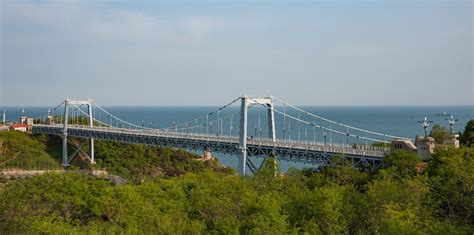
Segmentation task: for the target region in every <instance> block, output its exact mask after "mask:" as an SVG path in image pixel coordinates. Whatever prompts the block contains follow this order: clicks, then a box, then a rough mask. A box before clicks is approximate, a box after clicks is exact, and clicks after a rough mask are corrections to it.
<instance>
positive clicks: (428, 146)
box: [415, 136, 436, 159]
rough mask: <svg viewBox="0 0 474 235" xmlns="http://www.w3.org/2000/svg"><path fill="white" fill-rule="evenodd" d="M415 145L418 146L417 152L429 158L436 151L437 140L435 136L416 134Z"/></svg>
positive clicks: (422, 156) (423, 157)
mask: <svg viewBox="0 0 474 235" xmlns="http://www.w3.org/2000/svg"><path fill="white" fill-rule="evenodd" d="M415 146H416V148H417V151H416V153H417V154H418V156H420V157H421V158H422V159H428V158H429V157H430V155H431V154H432V153H434V150H435V147H436V142H435V139H434V138H433V137H429V136H428V137H422V136H416V139H415Z"/></svg>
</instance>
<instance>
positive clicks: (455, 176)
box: [428, 148, 474, 226]
mask: <svg viewBox="0 0 474 235" xmlns="http://www.w3.org/2000/svg"><path fill="white" fill-rule="evenodd" d="M428 173H429V175H430V179H431V181H432V183H433V190H434V196H435V199H437V200H438V202H439V203H440V207H441V208H440V209H441V210H442V212H441V216H444V217H446V218H452V219H453V220H454V221H455V222H457V223H459V224H469V225H471V226H473V225H474V214H473V211H474V187H473V185H474V148H459V149H455V148H448V149H437V150H436V152H435V154H433V156H432V160H431V162H430V165H429V168H428Z"/></svg>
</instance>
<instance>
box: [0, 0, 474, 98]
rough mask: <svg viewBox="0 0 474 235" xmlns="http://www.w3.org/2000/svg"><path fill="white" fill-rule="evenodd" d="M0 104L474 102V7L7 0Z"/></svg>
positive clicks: (455, 3)
mask: <svg viewBox="0 0 474 235" xmlns="http://www.w3.org/2000/svg"><path fill="white" fill-rule="evenodd" d="M0 7H1V41H0V43H1V51H0V53H1V61H0V66H1V67H0V68H1V71H0V75H1V78H0V86H1V89H0V92H1V95H0V105H34V106H36V105H53V104H55V103H59V102H60V100H63V99H65V98H68V97H69V98H92V99H94V100H96V101H97V102H98V103H100V104H104V105H131V106H134V105H157V106H164V105H220V104H224V103H225V102H227V101H229V100H231V99H233V98H234V97H237V96H240V95H242V94H248V95H251V96H267V95H273V96H276V97H279V98H281V99H284V100H287V101H289V102H290V103H293V104H298V105H425V104H427V105H454V104H458V105H466V104H474V91H473V89H474V88H473V87H474V84H473V18H472V17H473V2H472V1H461V0H450V1H436V0H419V1H409V0H392V1H390V0H385V1H344V0H332V1H331V0H327V1H265V0H263V1H225V0H223V1H151V0H150V1H9V0H5V1H1V2H0Z"/></svg>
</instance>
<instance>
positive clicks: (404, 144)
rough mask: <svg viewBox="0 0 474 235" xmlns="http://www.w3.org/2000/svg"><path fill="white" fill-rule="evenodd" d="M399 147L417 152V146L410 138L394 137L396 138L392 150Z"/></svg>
mask: <svg viewBox="0 0 474 235" xmlns="http://www.w3.org/2000/svg"><path fill="white" fill-rule="evenodd" d="M397 149H402V150H407V151H412V152H415V153H416V151H417V148H416V146H415V145H414V144H413V143H412V142H411V141H410V140H406V139H394V140H392V143H391V146H390V150H397Z"/></svg>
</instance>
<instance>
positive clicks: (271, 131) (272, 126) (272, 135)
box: [265, 97, 278, 176]
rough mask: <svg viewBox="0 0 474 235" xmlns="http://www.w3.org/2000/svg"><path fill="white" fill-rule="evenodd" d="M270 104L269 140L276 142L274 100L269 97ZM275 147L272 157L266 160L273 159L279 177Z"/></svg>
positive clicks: (268, 110) (268, 117) (268, 105)
mask: <svg viewBox="0 0 474 235" xmlns="http://www.w3.org/2000/svg"><path fill="white" fill-rule="evenodd" d="M269 100H270V102H269V103H268V104H267V107H268V109H267V119H268V138H271V139H272V142H273V143H275V142H276V133H275V111H274V109H273V108H274V106H273V98H272V97H269ZM275 154H276V153H275V146H274V147H273V152H272V153H271V156H267V157H266V158H265V160H266V159H267V158H268V157H271V160H272V161H273V166H274V175H275V176H277V174H278V169H277V160H276V155H275Z"/></svg>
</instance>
